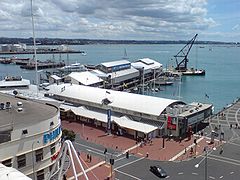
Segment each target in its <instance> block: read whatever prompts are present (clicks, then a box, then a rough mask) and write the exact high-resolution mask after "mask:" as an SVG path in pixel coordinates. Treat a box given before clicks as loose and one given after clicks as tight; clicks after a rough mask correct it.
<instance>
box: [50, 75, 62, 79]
mask: <svg viewBox="0 0 240 180" xmlns="http://www.w3.org/2000/svg"><path fill="white" fill-rule="evenodd" d="M50 77H51V78H53V79H55V80H61V78H60V77H59V76H57V75H55V74H53V75H51V76H50Z"/></svg>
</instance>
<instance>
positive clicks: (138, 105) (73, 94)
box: [48, 84, 185, 116]
mask: <svg viewBox="0 0 240 180" xmlns="http://www.w3.org/2000/svg"><path fill="white" fill-rule="evenodd" d="M48 88H49V93H50V94H56V95H59V96H63V97H68V98H73V99H78V100H80V101H85V102H91V103H95V104H99V105H102V100H103V99H106V98H107V99H109V100H110V101H111V103H110V104H109V105H108V106H109V107H113V108H118V109H123V110H127V111H134V112H139V113H144V114H149V115H154V116H159V115H160V114H161V113H162V112H163V110H164V109H165V108H166V107H167V106H169V105H171V104H173V103H177V102H179V103H184V102H182V101H179V100H172V99H165V98H159V97H153V96H145V95H139V94H133V93H127V92H121V91H113V90H106V89H101V88H96V87H89V86H81V85H74V84H73V85H70V84H60V85H56V84H53V85H50V86H48ZM184 104H185V103H184Z"/></svg>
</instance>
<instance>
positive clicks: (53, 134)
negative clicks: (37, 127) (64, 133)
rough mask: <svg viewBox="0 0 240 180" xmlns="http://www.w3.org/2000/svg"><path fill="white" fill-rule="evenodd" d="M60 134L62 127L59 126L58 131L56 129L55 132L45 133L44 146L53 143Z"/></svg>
mask: <svg viewBox="0 0 240 180" xmlns="http://www.w3.org/2000/svg"><path fill="white" fill-rule="evenodd" d="M59 134H61V127H60V126H59V127H58V128H57V129H55V130H54V131H51V132H48V133H45V134H44V135H43V144H47V143H48V142H51V141H53V140H54V139H56V138H57V137H58V136H59Z"/></svg>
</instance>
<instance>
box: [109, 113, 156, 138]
mask: <svg viewBox="0 0 240 180" xmlns="http://www.w3.org/2000/svg"><path fill="white" fill-rule="evenodd" d="M113 121H114V122H115V123H116V124H118V125H119V126H121V127H123V128H128V129H132V130H135V131H139V132H143V133H145V134H147V133H150V132H152V131H154V130H156V129H158V127H157V126H153V125H149V124H145V123H141V122H137V121H133V120H131V119H129V118H128V117H127V116H123V117H121V118H113Z"/></svg>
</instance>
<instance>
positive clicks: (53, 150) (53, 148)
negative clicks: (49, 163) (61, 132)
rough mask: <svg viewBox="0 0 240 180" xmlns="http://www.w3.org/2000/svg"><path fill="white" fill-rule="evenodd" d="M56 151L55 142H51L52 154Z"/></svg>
mask: <svg viewBox="0 0 240 180" xmlns="http://www.w3.org/2000/svg"><path fill="white" fill-rule="evenodd" d="M55 152H56V148H55V143H53V144H51V155H53V154H54V153H55Z"/></svg>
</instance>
